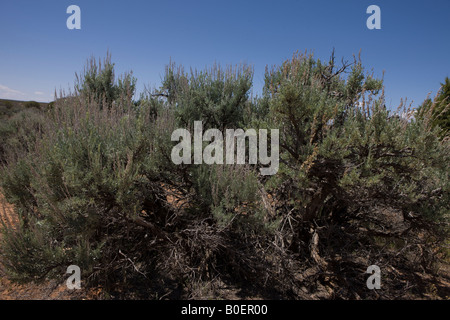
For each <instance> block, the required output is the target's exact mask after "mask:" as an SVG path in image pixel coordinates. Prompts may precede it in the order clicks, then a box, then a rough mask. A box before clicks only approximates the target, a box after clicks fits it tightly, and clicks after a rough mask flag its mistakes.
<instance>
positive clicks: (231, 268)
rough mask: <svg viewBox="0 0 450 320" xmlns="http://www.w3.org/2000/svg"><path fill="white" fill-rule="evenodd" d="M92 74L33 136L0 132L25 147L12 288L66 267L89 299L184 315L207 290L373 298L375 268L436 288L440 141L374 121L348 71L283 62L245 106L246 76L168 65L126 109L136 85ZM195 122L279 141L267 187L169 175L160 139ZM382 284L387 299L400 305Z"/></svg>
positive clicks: (373, 92) (365, 93) (444, 171)
mask: <svg viewBox="0 0 450 320" xmlns="http://www.w3.org/2000/svg"><path fill="white" fill-rule="evenodd" d="M93 61H94V60H91V63H90V64H88V67H87V69H85V70H86V71H85V73H84V76H83V77H81V78H78V80H77V83H76V90H75V94H73V95H69V96H63V97H60V98H59V99H57V100H56V101H55V102H54V103H53V106H52V108H51V109H49V110H48V111H47V113H46V116H45V118H42V119H41V120H42V123H40V122H39V121H40V120H39V121H36V123H34V122H32V121H31V120H30V119H29V118H27V119H28V120H26V121H30V122H29V125H27V126H18V124H19V123H23V121H25V120H24V119H22V120H19V119H21V118H20V117H22V115H17V117H15V118H13V119H12V121H10V122H8V123H7V124H4V126H0V130H2V132H5V136H15V135H16V134H17V133H18V132H20V134H19V135H18V136H20V137H21V138H20V139H18V140H17V141H16V143H10V142H8V144H9V145H11V150H12V151H11V152H8V154H7V156H6V157H5V159H6V161H5V165H4V167H3V168H2V170H1V177H2V178H1V180H0V183H1V187H2V192H3V193H4V195H5V197H6V198H7V200H8V201H9V202H11V203H12V204H14V206H15V210H16V211H17V213H18V214H19V217H20V221H21V223H20V225H19V226H18V227H17V229H16V230H13V229H11V228H8V227H7V226H4V232H3V234H4V237H3V245H2V255H3V256H4V257H5V260H6V266H7V270H8V271H9V273H10V274H11V275H12V276H13V277H14V279H16V280H22V281H27V280H38V279H44V278H46V277H56V278H58V277H61V276H63V275H65V270H66V268H67V266H68V265H70V264H76V265H78V266H80V267H81V269H82V271H83V275H82V279H84V281H85V283H86V284H87V285H95V284H100V285H102V286H103V288H104V289H105V290H107V291H108V292H116V291H117V292H119V291H121V292H124V288H126V287H127V286H132V287H133V288H139V290H137V291H136V292H135V293H136V294H139V297H144V298H154V297H156V295H157V294H159V295H161V294H166V293H168V292H169V293H170V292H172V294H170V295H169V296H170V297H171V298H180V297H192V296H193V294H194V291H195V288H196V286H197V285H198V283H200V284H201V283H204V282H210V281H213V280H214V279H221V280H223V281H227V282H229V283H231V284H233V285H236V286H245V285H244V284H250V283H251V286H252V288H253V290H257V292H258V293H259V294H261V295H264V296H265V297H274V296H276V297H280V296H281V297H285V298H286V297H287V298H308V297H312V296H315V295H317V294H318V293H317V291H320V290H322V291H321V293H320V294H321V295H322V296H321V297H330V295H331V297H337V298H358V297H363V298H372V297H375V293H373V292H368V290H366V289H365V288H366V286H365V279H364V275H363V273H364V270H365V269H366V268H367V266H369V265H371V264H373V263H375V262H376V263H378V264H382V265H383V266H385V268H386V270H399V273H397V274H395V277H400V278H402V281H404V282H405V283H406V282H407V283H415V286H416V287H415V288H416V289H417V288H418V286H419V285H420V283H419V284H417V281H416V280H415V279H412V278H411V277H412V276H411V275H414V274H416V273H417V272H419V271H420V272H429V273H432V270H433V265H432V264H433V262H434V261H435V252H436V244H439V242H442V239H443V237H445V231H446V230H445V224H444V223H446V222H447V221H448V220H446V219H448V213H449V212H448V208H447V207H448V206H447V204H448V202H449V200H450V199H449V197H448V195H449V194H450V192H449V191H450V190H449V177H448V163H449V160H450V159H449V154H450V153H449V152H448V151H449V144H448V141H446V140H444V141H442V139H439V137H438V131H437V130H436V129H432V128H431V127H430V126H429V125H428V122H427V121H426V119H425V120H422V119H418V120H412V121H408V120H405V119H403V118H401V117H399V116H398V115H395V114H391V113H390V112H389V111H387V110H386V108H385V107H384V100H383V91H382V89H383V88H382V82H381V81H380V80H378V79H375V78H374V77H373V76H372V75H370V74H365V73H364V68H363V67H362V64H361V62H360V61H358V60H356V59H355V60H354V61H353V62H352V63H346V62H344V64H343V65H342V66H337V65H336V64H335V59H334V55H332V56H331V58H330V61H329V62H327V63H323V62H321V61H320V60H315V59H314V58H313V56H307V55H300V54H296V55H294V56H293V58H292V59H290V60H287V61H286V62H284V63H283V64H282V65H281V66H278V67H274V68H273V69H272V70H270V71H267V73H266V82H265V87H264V94H263V96H262V97H260V98H256V99H254V100H253V101H250V99H249V96H248V95H249V90H250V88H251V81H252V71H251V69H250V68H248V67H242V68H240V69H239V68H238V69H228V70H227V71H224V70H223V69H221V68H220V67H215V68H213V69H211V70H205V71H202V72H191V73H190V74H186V73H185V72H184V71H183V70H182V69H181V68H176V67H175V65H174V64H170V65H169V66H168V68H167V72H166V76H165V78H164V80H163V84H162V87H161V88H160V90H158V91H155V92H148V93H147V94H146V95H142V96H141V97H140V99H139V100H138V101H133V100H132V97H133V94H134V80H132V78H130V77H129V76H124V77H122V78H120V79H122V80H119V81H118V82H115V81H114V77H113V75H114V70H113V65H112V64H111V63H110V61H109V59H108V58H107V59H106V60H105V61H106V62H105V64H104V66H103V67H100V66H97V65H96V64H95V61H94V62H93ZM118 92H119V93H118ZM131 93H133V94H131ZM105 105H106V106H108V107H105ZM27 112H28V113H29V112H31V110H27ZM30 118H33V117H32V116H31V117H30ZM35 118H36V117H35ZM36 119H37V118H36ZM196 120H202V121H203V122H204V127H205V129H206V128H217V129H220V130H224V129H226V128H237V127H241V128H255V129H260V128H264V129H266V128H270V129H272V128H274V129H275V128H277V129H279V130H280V168H279V171H278V173H277V174H276V175H274V176H271V177H267V176H261V175H260V174H259V170H258V165H253V166H250V165H245V166H242V165H211V166H210V165H206V164H201V165H184V164H182V165H175V164H173V162H172V161H171V150H172V147H173V146H174V145H175V142H172V141H171V134H172V132H173V131H174V130H175V129H176V128H179V127H184V128H188V129H191V128H192V122H193V121H196ZM28 129H29V130H28ZM27 130H28V131H27ZM389 267H392V269H389ZM361 270H363V271H361ZM386 272H387V274H386V276H385V279H386V280H384V281H385V283H384V285H383V286H385V288H386V289H385V290H384V291H383V292H382V293H381V295H383V296H382V297H392V296H400V295H402V294H404V292H403V291H402V288H400V289H399V286H398V285H397V286H396V285H394V283H392V280H390V279H394V278H395V277H394V274H389V272H394V271H386ZM391 275H392V277H391ZM148 288H151V290H150V291H151V292H150V293H149V290H148ZM320 288H322V289H320ZM323 288H325V289H323ZM140 289H142V290H140ZM305 290H306V291H305ZM125 291H126V290H125ZM177 292H178V295H177V294H176V293H177ZM180 292H184V293H180ZM330 292H333V294H330ZM126 294H129V295H128V296H127V295H126ZM126 294H125V297H130V296H132V293H131V292H128V293H126ZM133 297H136V296H133Z"/></svg>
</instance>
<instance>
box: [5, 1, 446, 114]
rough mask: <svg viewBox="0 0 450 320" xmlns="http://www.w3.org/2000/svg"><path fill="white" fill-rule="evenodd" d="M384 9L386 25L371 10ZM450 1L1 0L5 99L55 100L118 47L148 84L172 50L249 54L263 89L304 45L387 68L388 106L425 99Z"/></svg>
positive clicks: (196, 60) (200, 56)
mask: <svg viewBox="0 0 450 320" xmlns="http://www.w3.org/2000/svg"><path fill="white" fill-rule="evenodd" d="M71 4H75V5H78V6H79V7H80V8H81V30H68V29H67V27H66V20H67V18H68V17H69V14H67V13H66V9H67V7H68V6H69V5H71ZM371 4H376V5H378V6H379V7H380V8H381V30H369V29H367V27H366V20H367V18H368V17H369V14H366V9H367V7H368V6H369V5H371ZM449 13H450V0H432V1H414V0H409V1H403V0H395V1H392V0H389V1H386V0H368V1H366V0H327V1H324V0H316V1H311V0H309V1H300V0H298V1H284V0H278V1H264V0H258V1H250V0H239V1H235V0H227V1H215V0H207V1H193V0H184V1H136V0H127V1H101V0H91V1H84V0H71V1H65V0H54V1H50V0H42V1H36V0H34V1H23V0H15V1H12V0H1V2H0V30H1V38H0V98H10V99H20V100H31V99H32V100H37V101H50V100H52V99H53V93H54V90H55V88H56V89H58V90H59V89H60V88H63V89H67V88H70V87H72V85H73V82H74V75H75V72H79V71H81V70H82V69H83V66H84V64H85V62H86V59H87V58H88V57H90V56H91V55H94V56H95V57H104V56H105V54H106V52H107V50H108V49H109V50H110V52H111V54H112V60H113V62H115V64H116V73H117V74H119V73H122V72H124V71H127V70H132V71H133V72H134V75H135V76H136V77H137V79H138V90H139V91H141V90H142V89H143V87H144V85H146V86H148V87H153V86H159V84H160V80H161V77H162V76H163V73H164V67H165V65H166V64H167V63H168V62H169V60H170V59H172V60H173V61H175V62H176V63H178V64H183V65H184V66H185V67H187V68H188V67H193V68H204V67H205V66H210V65H212V64H213V63H214V62H218V63H220V64H221V65H229V64H232V65H235V64H239V63H242V62H245V63H248V64H251V65H253V66H254V69H255V76H254V90H255V91H256V92H259V91H260V90H261V87H262V84H263V79H264V69H265V66H266V65H269V66H272V65H274V64H280V63H282V61H283V60H285V59H287V58H290V57H291V56H292V54H293V52H294V51H296V50H300V51H304V50H305V49H308V50H311V51H313V52H314V53H315V56H316V57H318V58H321V59H327V58H328V57H329V55H330V53H331V50H332V48H333V47H334V48H335V50H336V56H337V58H339V59H340V58H341V57H345V58H347V59H349V60H350V59H351V58H352V55H353V54H358V52H359V51H360V50H361V57H362V61H363V65H364V66H365V67H366V68H367V69H368V70H370V69H372V68H373V70H374V73H375V75H377V76H381V75H382V72H383V71H385V76H384V79H385V86H386V98H387V105H388V107H390V108H393V109H395V108H396V107H397V105H398V104H399V102H400V99H401V98H405V97H407V98H408V100H409V101H411V100H414V101H415V105H417V104H419V103H420V102H422V101H423V100H424V99H425V98H426V96H427V93H429V92H432V94H435V93H436V91H437V89H438V88H439V84H440V83H441V82H443V81H444V79H445V77H446V76H450V41H449V40H450V39H449V37H448V34H449V32H448V31H449V30H450V19H449Z"/></svg>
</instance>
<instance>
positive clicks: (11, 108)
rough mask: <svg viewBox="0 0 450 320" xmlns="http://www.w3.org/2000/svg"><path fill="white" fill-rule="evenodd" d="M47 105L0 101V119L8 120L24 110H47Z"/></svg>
mask: <svg viewBox="0 0 450 320" xmlns="http://www.w3.org/2000/svg"><path fill="white" fill-rule="evenodd" d="M48 105H49V103H47V102H37V101H32V100H31V101H19V100H9V99H0V118H9V117H10V116H12V115H13V114H15V113H18V112H20V111H23V110H25V109H31V108H35V109H40V110H44V109H46V108H47V106H48Z"/></svg>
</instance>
